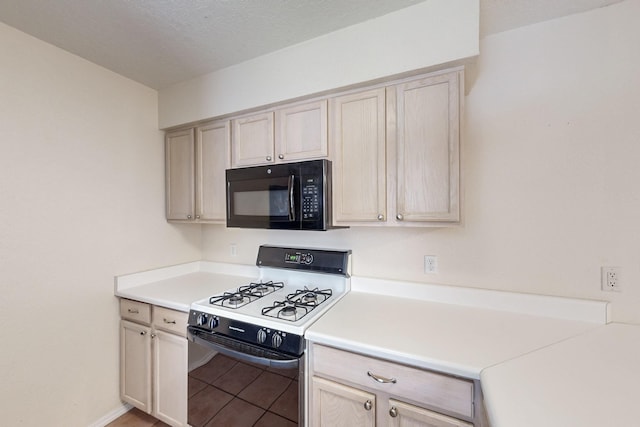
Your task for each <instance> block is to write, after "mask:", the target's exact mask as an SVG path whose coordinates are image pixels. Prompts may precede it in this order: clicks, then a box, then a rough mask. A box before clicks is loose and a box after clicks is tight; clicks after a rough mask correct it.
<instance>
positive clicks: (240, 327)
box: [189, 310, 304, 355]
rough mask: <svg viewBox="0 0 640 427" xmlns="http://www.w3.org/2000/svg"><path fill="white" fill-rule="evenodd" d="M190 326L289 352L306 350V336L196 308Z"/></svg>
mask: <svg viewBox="0 0 640 427" xmlns="http://www.w3.org/2000/svg"><path fill="white" fill-rule="evenodd" d="M189 327H195V328H197V329H199V330H201V331H204V332H207V333H211V334H218V335H224V336H226V337H230V338H235V339H238V340H241V341H243V342H247V343H251V344H256V345H259V346H261V347H265V348H268V349H271V350H277V351H279V352H284V353H288V354H295V355H301V354H302V353H303V352H304V338H303V337H302V336H300V335H297V334H289V333H286V332H283V331H277V330H274V329H271V328H265V327H261V326H259V325H254V324H251V323H245V322H241V321H238V320H232V319H228V318H226V317H220V316H216V315H213V314H209V313H203V312H200V311H196V310H191V312H190V313H189Z"/></svg>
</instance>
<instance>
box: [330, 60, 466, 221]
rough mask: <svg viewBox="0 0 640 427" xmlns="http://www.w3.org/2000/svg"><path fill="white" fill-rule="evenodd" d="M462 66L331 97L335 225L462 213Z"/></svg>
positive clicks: (438, 218) (440, 217)
mask: <svg viewBox="0 0 640 427" xmlns="http://www.w3.org/2000/svg"><path fill="white" fill-rule="evenodd" d="M462 81H463V76H462V70H461V69H457V70H454V71H450V72H446V73H438V74H432V75H428V76H424V77H422V78H416V79H412V80H406V81H402V82H399V83H398V84H395V85H393V86H387V87H386V88H384V87H383V88H380V89H374V90H367V91H363V92H358V93H354V94H350V95H345V96H339V97H336V98H334V99H332V100H331V104H330V105H331V112H330V116H331V118H332V121H331V123H330V128H331V130H330V137H331V147H332V150H333V161H334V168H333V179H334V182H333V192H334V193H333V195H334V204H333V208H334V213H333V217H334V222H335V224H336V225H347V226H353V225H370V226H376V225H387V226H388V225H394V226H420V225H429V226H432V225H446V224H455V223H457V222H459V220H460V177H459V176H460V107H461V99H460V97H461V94H462V93H463V91H462V90H461V85H462Z"/></svg>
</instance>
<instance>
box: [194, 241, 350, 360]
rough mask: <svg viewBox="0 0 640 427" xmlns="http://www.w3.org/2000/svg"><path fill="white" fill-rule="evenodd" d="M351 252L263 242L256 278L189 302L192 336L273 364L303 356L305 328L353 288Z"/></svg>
mask: <svg viewBox="0 0 640 427" xmlns="http://www.w3.org/2000/svg"><path fill="white" fill-rule="evenodd" d="M350 254H351V251H350V250H326V249H306V248H287V247H277V246H268V245H263V246H260V248H259V251H258V256H257V261H256V265H258V267H260V268H259V271H260V275H259V277H257V278H256V280H255V281H252V282H251V283H247V284H246V285H243V286H240V287H239V288H236V289H230V290H228V291H227V292H224V293H222V294H218V295H212V296H211V297H209V298H206V299H204V300H201V301H198V302H196V303H193V304H192V305H191V310H190V315H189V335H190V339H191V340H192V341H194V342H195V341H200V342H201V343H202V341H203V340H204V341H207V342H209V343H210V344H215V345H216V346H223V347H225V348H226V349H227V350H228V351H234V352H246V353H248V354H251V355H252V356H253V357H259V358H263V359H265V358H266V359H271V362H270V363H271V364H273V363H276V364H277V363H281V362H283V361H285V360H290V359H292V358H299V357H301V355H302V354H303V352H304V332H305V330H306V329H307V328H308V327H309V326H310V325H311V324H312V323H313V322H314V321H315V320H317V319H318V318H319V317H320V316H321V315H322V314H323V313H324V312H326V311H327V310H328V309H329V308H330V307H331V306H332V305H334V304H335V303H336V302H337V301H338V300H339V299H340V298H342V296H344V295H345V294H346V293H347V292H348V291H349V289H350V279H349V268H350V265H349V264H350ZM252 361H254V362H255V361H256V360H252Z"/></svg>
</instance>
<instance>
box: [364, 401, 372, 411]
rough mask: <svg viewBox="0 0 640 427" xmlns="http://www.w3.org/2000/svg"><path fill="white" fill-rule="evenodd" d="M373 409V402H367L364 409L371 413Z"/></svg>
mask: <svg viewBox="0 0 640 427" xmlns="http://www.w3.org/2000/svg"><path fill="white" fill-rule="evenodd" d="M371 408H373V404H372V403H371V400H367V401H366V402H364V409H366V410H367V411H370V410H371Z"/></svg>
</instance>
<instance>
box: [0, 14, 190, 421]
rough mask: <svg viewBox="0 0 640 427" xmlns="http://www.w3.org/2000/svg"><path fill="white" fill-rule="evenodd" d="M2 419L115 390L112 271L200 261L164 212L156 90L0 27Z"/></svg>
mask: <svg viewBox="0 0 640 427" xmlns="http://www.w3.org/2000/svg"><path fill="white" fill-rule="evenodd" d="M0 52H1V57H2V60H1V61H2V66H0V130H1V135H2V139H1V142H0V281H1V286H0V290H1V292H2V293H1V295H0V325H1V327H0V342H2V350H0V424H1V425H3V426H65V427H67V426H81V427H84V426H87V425H89V424H90V423H92V422H94V421H96V420H97V419H99V418H100V417H102V416H104V415H105V414H107V413H109V412H110V411H112V410H114V409H115V408H117V407H119V406H120V405H121V403H120V400H119V398H118V381H119V374H118V372H119V371H118V347H119V342H118V321H119V313H118V307H117V300H116V298H115V297H114V296H113V278H114V276H115V275H118V274H123V273H130V272H134V271H139V270H144V269H149V268H155V267H158V266H161V265H167V264H176V263H180V262H186V261H190V260H195V259H199V258H200V256H201V248H200V227H198V226H183V227H179V226H172V225H169V224H167V223H166V221H165V220H164V218H163V216H164V215H163V209H164V182H163V179H164V169H163V167H164V166H163V164H164V157H163V136H162V133H161V132H159V131H158V130H157V129H158V123H157V93H156V92H155V91H153V90H151V89H149V88H146V87H144V86H142V85H139V84H137V83H134V82H132V81H130V80H127V79H125V78H123V77H121V76H118V75H116V74H114V73H112V72H109V71H107V70H105V69H103V68H100V67H98V66H96V65H94V64H91V63H89V62H87V61H84V60H82V59H79V58H78V57H75V56H73V55H71V54H68V53H66V52H64V51H61V50H59V49H57V48H55V47H53V46H51V45H47V44H45V43H42V42H40V41H38V40H36V39H34V38H31V37H29V36H27V35H25V34H24V33H21V32H19V31H17V30H15V29H12V28H10V27H8V26H6V25H4V24H0Z"/></svg>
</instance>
